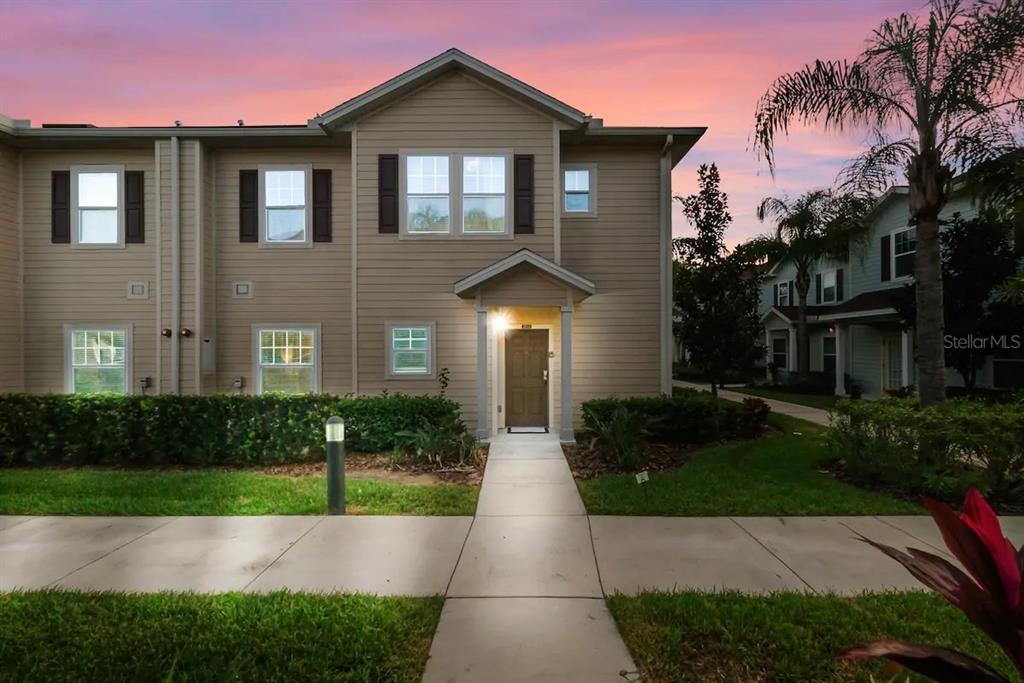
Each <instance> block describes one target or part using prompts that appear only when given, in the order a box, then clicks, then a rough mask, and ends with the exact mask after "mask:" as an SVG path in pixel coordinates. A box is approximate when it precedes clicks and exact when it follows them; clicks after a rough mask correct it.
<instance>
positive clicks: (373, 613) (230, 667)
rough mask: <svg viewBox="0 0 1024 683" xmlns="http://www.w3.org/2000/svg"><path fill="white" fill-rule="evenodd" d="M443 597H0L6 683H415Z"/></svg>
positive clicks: (0, 661) (1, 668) (0, 653)
mask: <svg viewBox="0 0 1024 683" xmlns="http://www.w3.org/2000/svg"><path fill="white" fill-rule="evenodd" d="M442 602H443V601H442V599H441V598H381V597H371V596H363V595H355V596H346V595H308V594H307V595H303V594H297V593H272V594H267V595H240V594H224V595H195V594H174V593H158V594H154V595H123V594H116V593H71V592H60V591H39V592H17V593H9V594H7V595H0V681H47V682H56V681H185V680H188V681H229V680H231V681H353V682H355V681H359V682H364V681H409V682H412V681H419V680H420V677H421V675H422V673H423V667H424V666H425V664H426V661H427V653H428V652H429V650H430V641H431V638H432V637H433V634H434V629H435V627H436V626H437V621H438V619H439V618H440V615H441V605H442Z"/></svg>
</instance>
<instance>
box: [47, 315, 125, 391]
mask: <svg viewBox="0 0 1024 683" xmlns="http://www.w3.org/2000/svg"><path fill="white" fill-rule="evenodd" d="M64 344H65V348H66V353H67V363H66V368H67V376H66V378H65V384H66V388H67V391H68V393H71V394H96V393H103V392H115V393H119V394H127V393H128V381H129V376H128V375H129V372H128V356H129V353H130V350H131V349H130V346H131V344H130V334H129V331H128V329H127V328H124V327H68V328H65V338H64Z"/></svg>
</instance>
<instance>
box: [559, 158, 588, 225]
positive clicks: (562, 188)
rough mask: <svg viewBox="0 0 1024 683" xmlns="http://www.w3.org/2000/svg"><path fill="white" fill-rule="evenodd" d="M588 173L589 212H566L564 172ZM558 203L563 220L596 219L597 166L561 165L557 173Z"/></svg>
mask: <svg viewBox="0 0 1024 683" xmlns="http://www.w3.org/2000/svg"><path fill="white" fill-rule="evenodd" d="M566 171H590V210H589V211H566V209H565V172H566ZM558 178H559V179H558V187H559V188H560V191H559V196H558V201H559V203H560V204H561V206H562V217H563V218H597V164H592V163H590V164H562V166H561V169H560V170H559V172H558Z"/></svg>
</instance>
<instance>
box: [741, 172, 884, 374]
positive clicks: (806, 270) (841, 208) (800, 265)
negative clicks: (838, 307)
mask: <svg viewBox="0 0 1024 683" xmlns="http://www.w3.org/2000/svg"><path fill="white" fill-rule="evenodd" d="M868 207H869V199H868V198H866V197H858V196H853V195H843V194H835V193H833V192H832V191H831V190H812V191H810V192H807V193H805V194H803V195H801V196H800V197H797V198H796V199H793V200H790V199H787V198H783V199H779V198H776V197H765V198H764V199H763V200H762V201H761V204H760V206H758V207H757V218H758V220H760V221H764V220H767V219H774V220H775V232H774V234H772V235H770V236H765V237H762V238H760V239H758V240H756V241H755V242H753V243H752V244H751V243H748V245H747V248H751V249H754V250H755V251H760V252H761V253H763V254H764V255H766V256H767V257H768V258H769V260H770V261H771V262H774V263H781V262H782V261H784V260H785V261H791V262H792V263H793V267H794V269H795V270H796V275H795V277H794V278H793V282H794V284H795V285H796V295H797V306H798V314H797V323H796V329H797V333H796V336H797V351H796V359H797V360H796V367H797V374H798V375H799V376H800V378H801V380H806V379H807V377H808V373H809V371H810V335H809V334H808V331H807V294H808V292H809V291H810V288H811V271H812V269H813V268H814V265H815V263H817V262H818V261H819V260H820V259H833V260H837V261H845V260H846V258H847V256H848V255H849V251H850V243H851V241H856V240H858V239H859V238H860V236H861V235H863V234H864V232H865V230H864V222H863V220H862V219H863V216H864V215H865V214H866V212H867V210H868Z"/></svg>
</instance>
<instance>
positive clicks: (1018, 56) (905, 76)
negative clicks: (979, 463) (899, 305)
mask: <svg viewBox="0 0 1024 683" xmlns="http://www.w3.org/2000/svg"><path fill="white" fill-rule="evenodd" d="M1022 120H1024V0H992V1H985V2H981V1H979V2H974V3H970V4H968V3H966V2H963V1H962V0H933V1H932V3H931V5H930V8H929V10H928V14H927V17H924V18H921V19H918V18H916V17H913V16H910V15H908V14H901V15H900V16H899V17H896V18H894V19H887V20H885V21H884V22H882V24H881V25H880V26H879V27H878V28H877V29H875V31H874V33H873V34H872V35H871V37H870V38H869V39H868V42H867V45H866V47H865V49H864V51H863V52H862V53H861V54H860V56H858V57H857V58H856V59H855V60H854V61H853V62H848V61H845V60H842V61H820V60H819V61H816V62H815V63H814V64H809V65H807V66H804V67H803V68H802V69H800V70H799V71H796V72H794V73H790V74H786V75H784V76H782V77H780V78H779V79H778V80H776V81H775V82H774V83H773V84H772V85H771V87H770V88H769V89H768V91H767V92H766V93H765V94H764V96H763V97H762V98H761V100H760V102H759V103H758V106H757V110H756V114H755V130H754V147H755V150H757V151H758V153H760V154H761V155H762V156H763V157H764V158H765V159H766V160H767V162H768V165H769V167H770V168H772V169H774V166H775V149H774V148H775V138H776V136H777V135H779V134H783V135H785V134H786V133H787V131H788V129H789V126H790V124H791V123H794V122H798V123H808V122H810V123H821V124H822V125H823V126H824V128H825V129H826V130H836V131H842V130H845V129H848V128H858V129H861V130H867V131H869V132H870V135H871V137H872V139H873V143H872V144H871V145H870V147H869V148H868V149H867V150H866V151H865V152H864V153H863V154H861V155H860V156H859V157H858V158H857V159H855V160H854V161H853V162H852V163H851V164H850V165H849V166H848V167H847V169H846V170H845V172H844V181H845V184H846V185H847V187H848V188H850V189H854V190H857V189H865V188H866V189H871V190H873V191H879V190H882V189H883V188H884V187H885V186H886V185H888V184H889V183H891V182H892V181H893V179H894V177H895V176H896V175H897V173H898V172H899V171H903V172H904V173H905V175H906V181H907V183H908V184H909V187H910V193H909V200H910V216H909V219H910V223H911V224H913V225H915V226H916V228H917V254H916V256H915V259H914V277H915V279H916V281H917V288H916V297H917V317H916V325H915V328H916V331H917V354H918V372H919V380H920V381H919V384H920V386H919V389H920V397H921V402H922V403H924V404H934V403H938V402H940V401H942V400H943V399H944V398H945V367H944V351H943V335H942V311H943V307H942V276H941V269H940V255H939V214H940V212H941V211H942V209H943V208H944V207H945V206H946V203H947V201H948V199H949V195H950V191H951V186H952V181H953V178H954V177H955V176H957V175H958V174H960V173H963V172H965V171H967V170H968V169H971V168H973V167H975V166H977V165H980V164H983V163H987V162H990V161H992V160H994V159H997V158H999V157H1001V156H1003V155H1004V154H1006V153H1007V152H1009V151H1011V150H1012V149H1014V148H1016V147H1019V146H1020V145H1019V142H1018V141H1017V136H1018V135H1019V126H1020V124H1021V122H1022Z"/></svg>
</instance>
